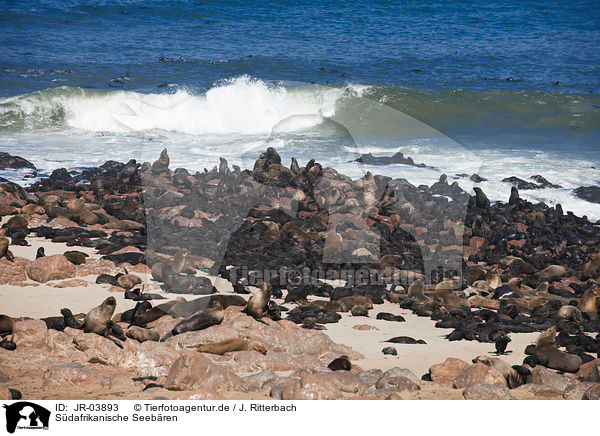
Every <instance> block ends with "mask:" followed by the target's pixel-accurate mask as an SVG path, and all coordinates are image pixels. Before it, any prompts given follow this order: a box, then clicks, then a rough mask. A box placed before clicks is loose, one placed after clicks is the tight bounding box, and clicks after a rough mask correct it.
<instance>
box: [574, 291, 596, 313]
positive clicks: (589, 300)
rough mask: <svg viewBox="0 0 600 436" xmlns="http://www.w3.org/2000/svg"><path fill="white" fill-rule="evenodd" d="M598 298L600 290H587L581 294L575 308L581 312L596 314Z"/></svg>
mask: <svg viewBox="0 0 600 436" xmlns="http://www.w3.org/2000/svg"><path fill="white" fill-rule="evenodd" d="M598 297H600V288H594V289H588V290H587V291H585V292H584V293H583V295H582V296H581V299H580V300H579V304H578V305H577V307H578V308H579V310H581V311H582V312H587V313H598V305H597V303H596V301H597V298H598Z"/></svg>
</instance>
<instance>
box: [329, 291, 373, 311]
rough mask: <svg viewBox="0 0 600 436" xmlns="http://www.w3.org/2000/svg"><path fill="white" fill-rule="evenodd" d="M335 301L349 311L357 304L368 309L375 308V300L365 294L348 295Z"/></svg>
mask: <svg viewBox="0 0 600 436" xmlns="http://www.w3.org/2000/svg"><path fill="white" fill-rule="evenodd" d="M335 301H337V302H338V303H339V304H340V305H341V306H342V308H343V309H344V310H343V312H348V311H349V310H352V308H353V307H355V306H362V307H364V308H365V309H367V310H370V309H373V302H372V301H371V299H370V298H369V297H366V296H364V295H350V296H348V297H342V298H340V299H339V300H335Z"/></svg>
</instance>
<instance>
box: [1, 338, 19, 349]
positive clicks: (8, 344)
mask: <svg viewBox="0 0 600 436" xmlns="http://www.w3.org/2000/svg"><path fill="white" fill-rule="evenodd" d="M0 348H4V349H5V350H7V351H13V350H16V349H17V344H15V343H14V342H13V341H12V340H11V339H8V338H4V339H2V340H1V341H0Z"/></svg>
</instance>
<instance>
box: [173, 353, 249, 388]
mask: <svg viewBox="0 0 600 436" xmlns="http://www.w3.org/2000/svg"><path fill="white" fill-rule="evenodd" d="M165 388H167V389H170V390H175V391H181V390H190V389H213V390H216V391H223V390H225V391H226V390H235V391H242V392H246V391H247V390H248V386H247V385H246V383H244V381H243V380H242V379H241V378H240V377H238V376H237V375H236V374H235V373H234V372H233V371H231V370H229V369H227V368H225V367H223V366H220V365H216V364H214V363H212V362H211V361H210V360H208V359H207V358H206V357H204V356H202V355H200V354H198V353H196V352H193V351H190V352H184V353H183V354H182V355H181V356H180V357H179V358H178V359H177V360H176V361H175V362H174V363H173V365H171V368H170V369H169V372H168V374H167V380H166V382H165Z"/></svg>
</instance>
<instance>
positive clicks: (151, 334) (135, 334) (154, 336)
mask: <svg viewBox="0 0 600 436" xmlns="http://www.w3.org/2000/svg"><path fill="white" fill-rule="evenodd" d="M125 334H126V335H127V337H128V338H131V339H135V340H136V341H138V342H146V341H154V342H157V341H158V340H159V339H160V335H159V334H158V332H156V331H155V330H150V329H145V328H142V327H138V326H131V327H129V328H128V329H127V332H126V333H125Z"/></svg>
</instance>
